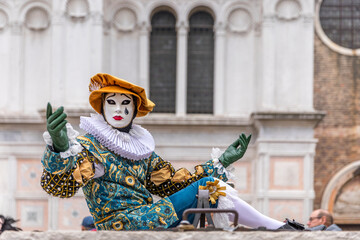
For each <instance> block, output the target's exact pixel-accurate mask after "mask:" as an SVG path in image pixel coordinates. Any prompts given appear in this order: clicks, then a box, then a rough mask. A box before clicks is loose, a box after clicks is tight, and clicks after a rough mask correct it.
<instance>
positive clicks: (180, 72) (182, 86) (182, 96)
mask: <svg viewBox="0 0 360 240" xmlns="http://www.w3.org/2000/svg"><path fill="white" fill-rule="evenodd" d="M187 36H188V26H187V25H186V24H185V22H180V24H179V25H178V26H177V54H176V56H177V59H176V115H177V116H184V115H185V114H186V94H187V93H186V88H187Z"/></svg>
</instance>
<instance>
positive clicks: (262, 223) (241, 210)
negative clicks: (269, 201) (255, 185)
mask: <svg viewBox="0 0 360 240" xmlns="http://www.w3.org/2000/svg"><path fill="white" fill-rule="evenodd" d="M220 186H226V190H225V193H226V196H225V197H224V196H220V198H219V200H218V202H219V203H218V204H219V207H218V208H229V207H230V208H231V207H233V208H235V210H236V211H237V212H238V214H239V220H238V221H239V222H238V223H239V224H242V225H245V226H248V227H251V228H258V227H266V228H267V229H278V228H279V227H281V226H283V225H284V224H285V223H283V222H280V221H278V220H275V219H272V218H270V217H268V216H265V215H263V214H261V213H260V212H258V211H257V210H256V209H255V208H253V207H252V206H251V205H250V204H248V203H247V202H245V201H244V200H242V199H240V198H239V197H238V193H237V191H236V190H235V189H233V188H232V187H231V186H229V185H228V184H227V183H225V182H223V181H220ZM229 201H230V202H232V204H233V206H230V205H232V204H231V203H229Z"/></svg>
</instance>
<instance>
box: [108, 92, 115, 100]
mask: <svg viewBox="0 0 360 240" xmlns="http://www.w3.org/2000/svg"><path fill="white" fill-rule="evenodd" d="M113 96H115V93H114V94H113V95H110V96H107V97H106V99H108V98H110V97H113Z"/></svg>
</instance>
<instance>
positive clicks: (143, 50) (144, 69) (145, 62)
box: [139, 22, 150, 92]
mask: <svg viewBox="0 0 360 240" xmlns="http://www.w3.org/2000/svg"><path fill="white" fill-rule="evenodd" d="M139 32H140V51H139V54H140V55H139V64H140V66H139V71H140V72H139V78H140V79H139V80H140V83H139V85H140V86H142V87H143V88H144V89H145V91H146V92H149V90H150V82H149V81H150V79H149V44H150V43H149V34H150V26H149V24H148V23H147V22H142V23H141V26H140V31H139Z"/></svg>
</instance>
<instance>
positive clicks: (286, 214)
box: [269, 200, 304, 222]
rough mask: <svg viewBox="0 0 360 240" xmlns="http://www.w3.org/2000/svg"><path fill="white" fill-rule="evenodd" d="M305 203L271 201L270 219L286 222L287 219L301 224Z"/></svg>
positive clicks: (298, 201) (299, 201) (297, 201)
mask: <svg viewBox="0 0 360 240" xmlns="http://www.w3.org/2000/svg"><path fill="white" fill-rule="evenodd" d="M303 209H304V202H303V201H302V200H269V217H272V218H274V219H277V220H279V221H284V220H285V218H289V219H295V220H297V221H298V222H301V220H302V219H303Z"/></svg>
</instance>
